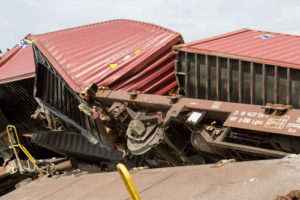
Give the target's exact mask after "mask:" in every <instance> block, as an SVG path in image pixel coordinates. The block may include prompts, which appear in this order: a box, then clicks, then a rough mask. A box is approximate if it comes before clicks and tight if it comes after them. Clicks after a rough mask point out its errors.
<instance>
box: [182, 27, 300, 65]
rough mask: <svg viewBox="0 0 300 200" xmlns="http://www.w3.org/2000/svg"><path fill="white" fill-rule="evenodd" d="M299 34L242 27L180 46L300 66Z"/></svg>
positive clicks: (198, 50)
mask: <svg viewBox="0 0 300 200" xmlns="http://www.w3.org/2000/svg"><path fill="white" fill-rule="evenodd" d="M299 44H300V37H299V36H297V35H288V34H281V33H272V32H266V31H258V30H251V29H241V30H237V31H234V32H231V33H227V34H224V35H220V36H216V37H212V38H208V39H203V40H199V41H195V42H191V43H187V44H183V45H181V46H180V47H179V49H180V50H183V51H191V52H198V53H203V54H208V55H214V56H220V57H226V58H227V57H229V58H233V59H239V60H247V61H252V62H258V63H266V64H270V65H279V66H286V67H291V68H298V69H299V68H300V45H299Z"/></svg>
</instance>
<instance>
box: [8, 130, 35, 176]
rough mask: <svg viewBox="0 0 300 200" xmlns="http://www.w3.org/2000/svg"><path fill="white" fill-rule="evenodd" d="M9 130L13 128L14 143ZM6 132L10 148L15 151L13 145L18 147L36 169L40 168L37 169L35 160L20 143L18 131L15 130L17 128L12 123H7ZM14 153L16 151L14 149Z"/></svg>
mask: <svg viewBox="0 0 300 200" xmlns="http://www.w3.org/2000/svg"><path fill="white" fill-rule="evenodd" d="M10 130H13V134H14V136H15V142H16V143H14V142H13V140H12V137H11V135H10ZM6 132H7V135H8V139H9V142H10V144H11V146H12V148H13V149H14V151H15V147H19V148H20V149H21V150H22V151H23V152H24V154H25V155H26V156H27V158H28V159H29V160H30V161H31V162H32V164H33V165H34V167H35V168H36V170H38V171H39V170H40V169H39V167H38V166H37V164H36V160H35V159H34V158H33V157H32V155H31V154H30V153H29V152H28V151H27V149H26V148H25V147H24V146H23V145H22V144H21V143H20V140H19V136H18V132H17V128H16V127H15V126H13V125H7V126H6ZM15 153H16V151H15Z"/></svg>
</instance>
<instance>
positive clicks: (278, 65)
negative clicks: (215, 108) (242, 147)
mask: <svg viewBox="0 0 300 200" xmlns="http://www.w3.org/2000/svg"><path fill="white" fill-rule="evenodd" d="M175 50H178V52H177V53H178V55H177V62H176V74H177V79H178V84H179V86H180V91H181V93H182V94H184V95H185V96H186V97H192V98H200V99H210V100H220V101H230V102H240V103H248V104H258V105H265V104H266V103H276V104H278V103H279V104H289V105H293V107H295V108H299V107H300V37H299V36H295V35H287V34H280V33H271V32H265V31H256V30H250V29H241V30H238V31H235V32H231V33H227V34H225V35H220V36H216V37H212V38H208V39H204V40H200V41H196V42H191V43H187V44H183V45H180V46H179V47H178V48H175Z"/></svg>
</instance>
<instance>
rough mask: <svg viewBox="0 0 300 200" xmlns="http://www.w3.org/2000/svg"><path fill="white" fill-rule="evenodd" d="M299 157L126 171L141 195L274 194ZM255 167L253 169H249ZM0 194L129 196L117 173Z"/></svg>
mask: <svg viewBox="0 0 300 200" xmlns="http://www.w3.org/2000/svg"><path fill="white" fill-rule="evenodd" d="M299 164H300V160H299V156H291V157H290V158H283V159H278V160H265V161H252V162H237V163H230V162H229V163H226V164H224V165H195V166H186V167H174V168H159V169H143V170H140V171H139V170H136V171H131V176H132V179H133V181H134V183H135V185H136V187H137V190H138V191H139V193H140V195H141V198H142V199H203V200H204V199H224V200H225V199H228V200H229V199H230V200H234V199H245V200H246V199H249V200H250V199H251V200H252V199H266V200H269V199H275V198H276V197H277V196H279V195H285V194H288V193H289V192H290V191H292V190H297V189H299V187H300V182H299V178H300V174H299V166H300V165H299ZM254 169H255V170H254ZM0 199H3V200H6V199H23V200H26V199H28V200H29V199H30V200H37V199H129V196H128V193H127V191H126V189H125V186H124V185H123V183H122V179H121V178H120V176H119V174H118V173H117V172H110V173H97V174H88V175H81V176H67V177H58V178H48V179H47V178H44V179H41V180H37V181H33V182H31V183H29V184H27V185H25V186H22V187H20V188H18V189H17V190H15V191H13V192H11V193H9V194H7V195H5V196H3V197H1V198H0Z"/></svg>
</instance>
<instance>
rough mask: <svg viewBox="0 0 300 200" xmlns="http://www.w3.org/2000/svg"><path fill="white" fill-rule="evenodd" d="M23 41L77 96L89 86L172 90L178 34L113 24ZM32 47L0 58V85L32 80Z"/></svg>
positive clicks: (157, 91) (144, 26)
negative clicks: (35, 49) (34, 48)
mask: <svg viewBox="0 0 300 200" xmlns="http://www.w3.org/2000/svg"><path fill="white" fill-rule="evenodd" d="M27 38H31V39H33V40H37V41H35V43H36V45H37V46H38V47H39V48H40V50H41V51H42V52H43V53H44V55H45V56H46V57H47V58H48V59H49V60H50V62H51V63H52V64H53V65H54V67H55V68H56V70H57V71H58V72H59V73H60V74H61V76H63V78H64V79H65V80H66V81H67V83H68V84H69V85H70V86H71V87H72V88H73V89H74V90H75V91H77V92H80V91H81V90H82V89H83V88H85V87H86V86H88V85H89V84H91V83H97V84H98V85H101V86H110V87H111V88H112V89H115V90H118V89H121V90H125V91H130V90H133V89H136V90H142V91H144V92H146V93H153V94H165V93H167V92H168V91H169V90H171V89H173V88H175V87H176V86H177V83H176V79H175V74H174V60H175V56H174V55H173V54H172V50H171V48H172V46H173V45H176V44H180V43H181V42H182V37H181V35H180V34H179V33H176V32H174V31H172V30H169V29H167V28H164V27H160V26H157V25H153V24H149V23H143V22H137V21H132V20H112V21H107V22H101V23H97V24H91V25H86V26H80V27H75V28H70V29H65V30H60V31H55V32H50V33H45V34H39V35H31V34H28V35H27ZM34 71H35V66H34V61H33V54H32V46H29V47H27V48H25V49H20V47H17V46H16V47H14V48H13V49H12V50H11V51H9V52H7V53H6V55H4V56H3V58H2V59H1V60H0V83H4V82H8V81H15V80H19V79H24V78H28V77H33V76H34Z"/></svg>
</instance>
